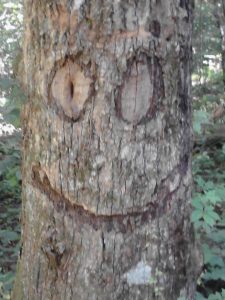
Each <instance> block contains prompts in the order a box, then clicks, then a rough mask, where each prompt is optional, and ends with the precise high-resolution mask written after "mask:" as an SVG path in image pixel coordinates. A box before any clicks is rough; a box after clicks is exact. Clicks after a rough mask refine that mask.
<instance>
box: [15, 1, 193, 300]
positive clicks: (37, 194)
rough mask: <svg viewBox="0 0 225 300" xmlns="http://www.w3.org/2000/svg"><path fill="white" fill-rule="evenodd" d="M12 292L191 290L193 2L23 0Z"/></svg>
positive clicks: (49, 295) (173, 294)
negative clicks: (18, 239)
mask: <svg viewBox="0 0 225 300" xmlns="http://www.w3.org/2000/svg"><path fill="white" fill-rule="evenodd" d="M24 4H25V7H24V12H25V35H24V53H23V55H24V66H25V74H24V82H25V84H26V86H27V93H28V98H29V101H28V103H27V105H26V106H25V108H24V110H23V133H24V141H23V173H22V175H23V207H22V220H23V233H22V256H21V258H20V262H19V268H18V274H17V280H16V284H15V289H14V299H46V300H47V299H77V298H79V299H84V300H87V299H167V300H170V299H171V300H172V299H173V300H174V299H176V298H177V297H179V296H185V297H186V298H187V299H194V293H195V282H196V271H197V270H198V261H197V258H196V257H195V255H196V253H195V251H194V240H193V230H192V226H191V224H190V219H189V215H190V197H191V172H190V166H191V161H190V155H191V148H192V143H191V105H190V102H191V101H190V85H191V80H190V62H191V29H192V8H193V7H192V6H193V3H192V1H179V2H178V1H173V0H170V1H169V0H168V1H166V2H164V1H111V0H110V1H98V0H95V1H66V0H61V1H28V0H27V1H24Z"/></svg>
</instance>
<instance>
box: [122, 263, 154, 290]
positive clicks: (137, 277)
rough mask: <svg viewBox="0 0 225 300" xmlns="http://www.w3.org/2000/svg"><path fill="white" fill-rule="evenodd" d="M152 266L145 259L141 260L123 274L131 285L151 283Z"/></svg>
mask: <svg viewBox="0 0 225 300" xmlns="http://www.w3.org/2000/svg"><path fill="white" fill-rule="evenodd" d="M151 273H152V268H151V267H150V266H149V265H148V264H147V263H146V262H144V261H140V262H139V263H138V264H137V265H136V266H135V267H134V268H132V269H130V270H129V271H128V272H127V273H125V274H124V275H123V278H124V279H126V280H127V283H128V285H129V286H131V285H143V284H144V285H146V284H150V278H151Z"/></svg>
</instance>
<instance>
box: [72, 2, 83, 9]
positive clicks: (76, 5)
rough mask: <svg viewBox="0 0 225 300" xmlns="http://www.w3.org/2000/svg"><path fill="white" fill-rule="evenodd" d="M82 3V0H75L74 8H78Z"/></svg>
mask: <svg viewBox="0 0 225 300" xmlns="http://www.w3.org/2000/svg"><path fill="white" fill-rule="evenodd" d="M83 3H84V0H75V3H74V6H75V9H79V8H80V7H81V5H82V4H83Z"/></svg>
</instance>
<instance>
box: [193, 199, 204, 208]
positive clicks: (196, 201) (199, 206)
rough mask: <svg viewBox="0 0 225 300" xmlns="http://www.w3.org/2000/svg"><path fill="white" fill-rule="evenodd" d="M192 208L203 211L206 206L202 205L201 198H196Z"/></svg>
mask: <svg viewBox="0 0 225 300" xmlns="http://www.w3.org/2000/svg"><path fill="white" fill-rule="evenodd" d="M192 206H193V207H194V208H196V209H198V210H203V208H204V206H203V204H202V199H201V198H200V197H196V198H194V199H193V200H192Z"/></svg>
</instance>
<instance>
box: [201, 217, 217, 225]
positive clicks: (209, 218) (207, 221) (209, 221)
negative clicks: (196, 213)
mask: <svg viewBox="0 0 225 300" xmlns="http://www.w3.org/2000/svg"><path fill="white" fill-rule="evenodd" d="M203 219H204V221H205V222H206V224H208V225H209V226H213V225H214V224H215V220H214V219H213V218H211V217H210V216H209V215H208V214H204V215H203Z"/></svg>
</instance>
